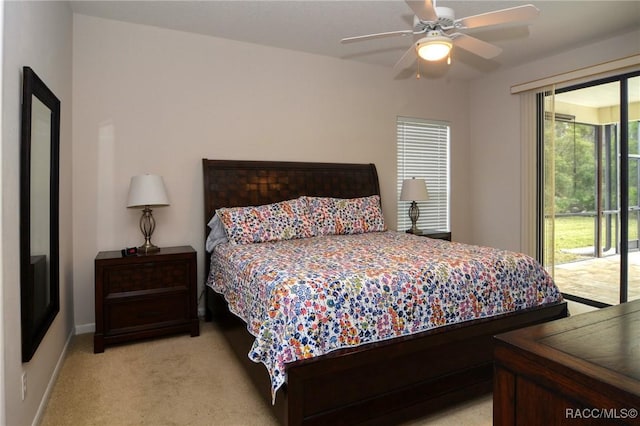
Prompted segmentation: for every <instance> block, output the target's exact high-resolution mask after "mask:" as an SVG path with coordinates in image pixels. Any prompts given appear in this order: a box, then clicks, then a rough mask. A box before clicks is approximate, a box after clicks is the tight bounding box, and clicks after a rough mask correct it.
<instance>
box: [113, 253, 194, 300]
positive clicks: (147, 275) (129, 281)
mask: <svg viewBox="0 0 640 426" xmlns="http://www.w3.org/2000/svg"><path fill="white" fill-rule="evenodd" d="M189 266H190V264H189V261H188V260H175V261H165V262H144V263H138V264H128V265H117V266H112V267H110V268H105V269H104V270H103V274H104V275H103V277H102V280H103V281H102V282H103V290H104V295H105V296H108V295H109V294H112V293H128V292H132V291H140V290H153V289H158V288H168V287H177V286H183V287H185V288H186V286H187V285H188V282H187V281H186V280H185V277H187V276H189Z"/></svg>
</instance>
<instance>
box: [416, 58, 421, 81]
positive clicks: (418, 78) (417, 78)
mask: <svg viewBox="0 0 640 426" xmlns="http://www.w3.org/2000/svg"><path fill="white" fill-rule="evenodd" d="M417 63H418V71H417V72H416V80H420V59H418V60H417Z"/></svg>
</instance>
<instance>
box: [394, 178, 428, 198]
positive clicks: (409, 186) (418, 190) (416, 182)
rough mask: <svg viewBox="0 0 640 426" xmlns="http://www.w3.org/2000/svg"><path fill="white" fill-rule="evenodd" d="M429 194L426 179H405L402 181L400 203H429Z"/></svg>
mask: <svg viewBox="0 0 640 426" xmlns="http://www.w3.org/2000/svg"><path fill="white" fill-rule="evenodd" d="M428 199H429V192H428V191H427V183H426V182H425V181H424V179H416V178H413V179H405V180H403V181H402V190H401V191H400V201H427V200H428Z"/></svg>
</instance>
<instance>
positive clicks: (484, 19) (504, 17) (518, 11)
mask: <svg viewBox="0 0 640 426" xmlns="http://www.w3.org/2000/svg"><path fill="white" fill-rule="evenodd" d="M539 13H540V10H539V9H538V8H537V7H535V6H534V5H532V4H527V5H524V6H516V7H511V8H509V9H502V10H496V11H493V12H487V13H482V14H480V15H474V16H467V17H466V18H461V19H456V24H457V25H456V27H458V28H478V27H487V26H490V25H498V24H506V23H507V22H519V21H526V20H529V19H533V18H535V17H536V16H538V14H539Z"/></svg>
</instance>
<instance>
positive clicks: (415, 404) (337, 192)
mask: <svg viewBox="0 0 640 426" xmlns="http://www.w3.org/2000/svg"><path fill="white" fill-rule="evenodd" d="M202 165H203V173H204V176H203V177H204V200H205V203H204V222H205V233H208V231H209V230H208V228H207V226H206V224H207V222H208V221H209V220H210V219H211V217H212V215H213V213H214V212H215V210H216V209H217V208H220V207H237V206H247V205H261V204H268V203H274V202H278V201H283V200H287V199H292V198H296V197H298V196H300V195H311V196H332V197H339V198H355V197H362V196H368V195H373V194H379V193H380V188H379V184H378V176H377V172H376V168H375V165H373V164H334V163H300V162H264V161H227V160H207V159H204V160H203V164H202ZM205 235H206V234H205ZM205 265H206V266H205V268H206V272H207V275H208V269H209V256H208V255H207V259H206V263H205ZM207 275H205V276H207ZM205 299H206V319H207V320H208V321H210V320H211V319H212V318H215V319H216V321H217V322H218V323H219V325H220V327H221V329H222V330H223V332H224V334H225V336H226V338H227V340H228V341H229V344H230V346H231V347H232V348H233V350H234V351H235V353H236V355H237V356H238V359H239V360H240V361H241V362H242V363H243V364H244V365H245V368H246V370H247V372H248V373H249V375H250V376H251V377H252V380H253V381H254V383H255V384H256V386H257V387H258V390H259V392H260V393H261V394H262V395H263V396H264V399H265V402H266V403H267V404H270V405H271V394H270V379H269V375H268V373H267V370H266V368H265V367H264V366H263V365H262V364H256V363H254V362H252V361H251V360H249V358H248V356H247V354H248V353H249V350H250V348H251V344H252V343H253V340H254V338H253V336H251V334H250V333H249V332H248V331H247V329H246V325H245V323H244V322H242V320H240V319H238V318H237V317H236V316H234V315H232V314H230V313H229V312H228V309H227V305H226V302H225V300H224V299H223V297H222V296H220V295H219V294H217V293H216V292H214V291H213V290H211V288H209V287H206V298H205ZM567 315H568V312H567V306H566V302H559V303H554V304H550V305H546V306H544V307H539V308H532V309H527V310H524V311H520V312H517V313H510V314H505V315H500V316H497V317H493V318H488V319H481V320H476V321H469V322H465V323H462V324H455V325H451V326H446V327H441V328H437V329H434V330H429V331H426V332H423V333H420V334H416V335H411V336H406V337H400V338H395V339H392V340H388V341H384V342H379V343H371V344H367V345H363V346H359V347H356V348H353V349H344V350H339V351H335V352H331V353H329V354H326V355H322V356H319V357H315V358H311V359H307V360H301V361H296V362H293V363H290V364H287V372H286V373H287V380H286V383H285V384H284V385H283V386H282V388H280V389H279V390H278V393H277V396H276V403H275V405H274V406H273V409H274V411H275V415H276V417H277V418H278V419H279V420H280V422H281V423H282V424H285V425H299V424H305V425H325V424H355V423H367V424H389V423H390V422H398V421H403V420H408V419H411V418H415V417H418V416H423V415H425V414H427V413H429V412H432V411H437V410H439V409H441V408H442V407H444V406H446V405H450V404H452V403H456V402H459V401H463V400H466V399H469V398H473V397H474V396H477V395H481V394H484V393H487V392H490V391H491V389H492V379H493V339H492V337H493V336H494V335H496V334H499V333H503V332H506V331H510V330H514V329H517V328H521V327H525V326H529V325H533V324H538V323H542V322H546V321H551V320H554V319H558V318H562V317H565V316H567Z"/></svg>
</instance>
